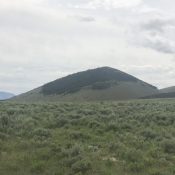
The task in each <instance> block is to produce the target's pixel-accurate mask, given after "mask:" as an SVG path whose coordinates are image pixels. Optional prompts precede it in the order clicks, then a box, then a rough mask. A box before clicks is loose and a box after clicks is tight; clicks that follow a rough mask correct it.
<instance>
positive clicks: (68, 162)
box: [0, 100, 175, 175]
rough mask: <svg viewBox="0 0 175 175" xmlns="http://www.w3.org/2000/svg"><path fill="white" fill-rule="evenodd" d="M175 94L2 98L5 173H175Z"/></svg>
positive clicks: (0, 166)
mask: <svg viewBox="0 0 175 175" xmlns="http://www.w3.org/2000/svg"><path fill="white" fill-rule="evenodd" d="M174 165H175V100H162V101H160V100H139V101H128V102H99V103H76V104H73V103H47V104H46V103H37V104H25V103H23V104H19V103H18V104H17V103H8V102H1V103H0V174H1V175H24V174H25V175H174V174H175V166H174Z"/></svg>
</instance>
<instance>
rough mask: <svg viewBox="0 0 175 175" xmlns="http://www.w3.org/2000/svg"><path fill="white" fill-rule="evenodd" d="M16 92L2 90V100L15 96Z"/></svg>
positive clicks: (0, 94) (0, 93) (0, 98)
mask: <svg viewBox="0 0 175 175" xmlns="http://www.w3.org/2000/svg"><path fill="white" fill-rule="evenodd" d="M13 96H14V94H12V93H8V92H0V100H6V99H9V98H11V97H13Z"/></svg>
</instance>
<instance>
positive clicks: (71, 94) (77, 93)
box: [14, 67, 158, 101]
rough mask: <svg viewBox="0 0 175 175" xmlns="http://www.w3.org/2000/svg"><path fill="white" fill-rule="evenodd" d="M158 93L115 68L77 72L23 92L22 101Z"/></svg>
mask: <svg viewBox="0 0 175 175" xmlns="http://www.w3.org/2000/svg"><path fill="white" fill-rule="evenodd" d="M155 93H158V89H157V88H156V87H155V86H152V85H150V84H148V83H146V82H144V81H142V80H139V79H137V78H136V77H134V76H132V75H129V74H127V73H125V72H122V71H120V70H117V69H114V68H111V67H101V68H96V69H90V70H86V71H83V72H78V73H74V74H71V75H68V76H66V77H63V78H59V79H57V80H55V81H52V82H50V83H47V84H45V85H43V86H41V87H39V88H37V89H34V90H32V91H30V92H27V93H25V94H22V95H20V96H17V97H15V98H14V100H22V101H43V100H44V101H45V100H46V101H100V100H127V99H136V98H140V97H143V96H148V95H152V94H155Z"/></svg>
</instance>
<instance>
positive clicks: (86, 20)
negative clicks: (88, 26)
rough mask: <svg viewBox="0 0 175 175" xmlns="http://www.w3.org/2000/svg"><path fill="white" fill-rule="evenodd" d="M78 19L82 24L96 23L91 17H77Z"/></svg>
mask: <svg viewBox="0 0 175 175" xmlns="http://www.w3.org/2000/svg"><path fill="white" fill-rule="evenodd" d="M77 18H78V19H79V21H81V22H94V21H95V18H94V17H90V16H80V17H77Z"/></svg>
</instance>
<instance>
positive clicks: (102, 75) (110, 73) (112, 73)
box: [42, 67, 155, 95]
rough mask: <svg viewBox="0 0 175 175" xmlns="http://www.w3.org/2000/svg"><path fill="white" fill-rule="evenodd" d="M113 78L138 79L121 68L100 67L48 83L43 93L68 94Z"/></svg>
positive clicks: (121, 79)
mask: <svg viewBox="0 0 175 175" xmlns="http://www.w3.org/2000/svg"><path fill="white" fill-rule="evenodd" d="M111 80H116V81H129V82H130V81H131V82H137V81H138V79H137V78H135V77H133V76H131V75H128V74H126V73H123V72H121V71H119V70H116V69H113V68H109V67H102V68H98V69H93V70H88V71H84V72H79V73H76V74H72V75H69V76H67V77H64V78H61V79H58V80H55V81H53V82H51V83H48V84H46V85H44V86H43V88H42V93H43V94H44V95H51V94H67V93H72V92H76V91H79V90H80V89H81V88H83V87H86V86H91V85H93V84H95V83H98V82H107V81H111ZM154 88H155V87H154Z"/></svg>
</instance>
